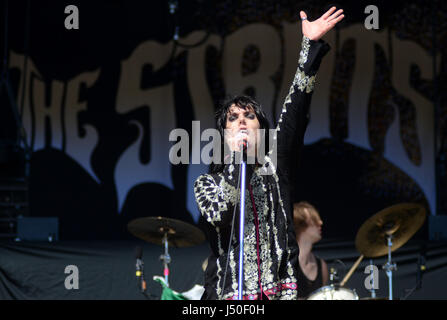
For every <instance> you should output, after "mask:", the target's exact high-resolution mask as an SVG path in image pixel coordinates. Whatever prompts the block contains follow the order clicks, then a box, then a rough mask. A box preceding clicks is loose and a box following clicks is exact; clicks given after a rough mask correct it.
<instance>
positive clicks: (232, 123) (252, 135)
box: [226, 105, 261, 149]
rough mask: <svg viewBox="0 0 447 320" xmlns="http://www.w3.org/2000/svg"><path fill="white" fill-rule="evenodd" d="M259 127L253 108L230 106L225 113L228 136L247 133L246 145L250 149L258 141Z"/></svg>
mask: <svg viewBox="0 0 447 320" xmlns="http://www.w3.org/2000/svg"><path fill="white" fill-rule="evenodd" d="M260 127H261V125H260V124H259V121H258V118H257V117H256V114H255V111H254V110H253V108H250V107H248V108H245V109H243V108H240V107H238V106H236V105H232V106H231V108H230V110H229V111H228V113H227V122H226V129H227V130H229V131H230V135H231V136H233V135H236V134H237V133H238V132H240V131H241V130H246V131H247V132H248V145H249V148H250V149H251V147H252V146H255V145H256V142H258V140H259V136H260V134H259V130H257V129H260Z"/></svg>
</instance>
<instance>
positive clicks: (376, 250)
mask: <svg viewBox="0 0 447 320" xmlns="http://www.w3.org/2000/svg"><path fill="white" fill-rule="evenodd" d="M425 218H426V210H425V208H424V207H423V206H422V205H419V204H416V203H402V204H397V205H394V206H391V207H388V208H386V209H384V210H382V211H380V212H378V213H376V214H375V215H374V216H372V217H370V218H369V219H368V220H366V221H365V222H364V223H363V225H362V226H361V227H360V229H359V231H358V232H357V236H356V240H355V245H356V247H357V250H358V251H359V252H360V253H361V254H362V255H361V258H363V257H364V256H365V257H370V258H375V257H380V256H384V255H388V261H387V263H386V264H384V265H383V266H382V267H383V269H384V270H385V271H386V274H387V276H388V290H389V292H388V295H389V297H388V299H389V300H393V271H395V270H397V266H396V264H395V263H393V262H392V256H391V252H393V251H395V250H397V249H399V248H400V247H401V246H403V245H404V244H405V243H406V242H407V241H408V240H409V239H410V238H411V237H412V236H413V235H414V234H415V233H416V232H417V231H418V230H419V229H420V228H421V227H422V225H423V224H424V221H425ZM359 259H360V258H359ZM356 264H357V265H358V263H356ZM355 267H357V266H356V265H355ZM345 278H346V277H345ZM348 278H349V277H348ZM344 280H345V279H344ZM346 281H347V279H346ZM343 284H344V283H343ZM371 294H372V295H374V296H375V292H374V293H373V292H371Z"/></svg>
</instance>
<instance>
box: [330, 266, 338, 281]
mask: <svg viewBox="0 0 447 320" xmlns="http://www.w3.org/2000/svg"><path fill="white" fill-rule="evenodd" d="M336 280H338V272H337V269H335V268H331V269H330V270H329V284H334V283H335V281H336Z"/></svg>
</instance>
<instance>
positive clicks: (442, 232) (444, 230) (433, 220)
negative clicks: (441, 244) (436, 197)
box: [428, 215, 447, 241]
mask: <svg viewBox="0 0 447 320" xmlns="http://www.w3.org/2000/svg"><path fill="white" fill-rule="evenodd" d="M428 222H429V225H428V232H429V233H430V240H434V241H445V240H447V215H437V216H433V215H430V216H429V220H428Z"/></svg>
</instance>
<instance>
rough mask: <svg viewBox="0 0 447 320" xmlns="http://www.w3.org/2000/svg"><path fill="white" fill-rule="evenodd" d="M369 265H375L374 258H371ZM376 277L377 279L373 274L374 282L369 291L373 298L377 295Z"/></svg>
mask: <svg viewBox="0 0 447 320" xmlns="http://www.w3.org/2000/svg"><path fill="white" fill-rule="evenodd" d="M369 265H370V266H371V267H373V266H374V264H373V260H372V259H369ZM374 279H375V277H374V275H373V277H372V283H371V289H370V290H369V291H370V292H371V298H373V299H374V298H375V297H376V290H375V289H374V287H375V283H374Z"/></svg>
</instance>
